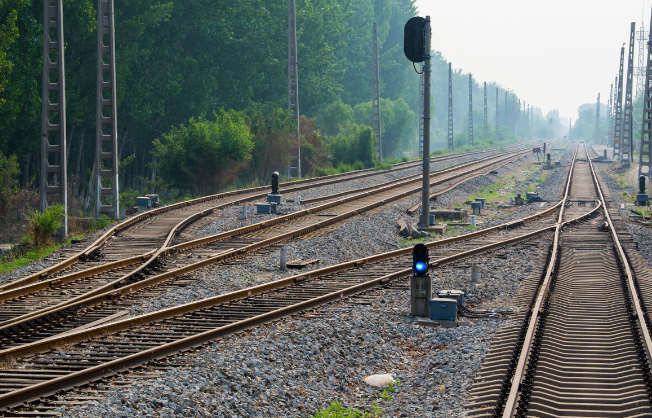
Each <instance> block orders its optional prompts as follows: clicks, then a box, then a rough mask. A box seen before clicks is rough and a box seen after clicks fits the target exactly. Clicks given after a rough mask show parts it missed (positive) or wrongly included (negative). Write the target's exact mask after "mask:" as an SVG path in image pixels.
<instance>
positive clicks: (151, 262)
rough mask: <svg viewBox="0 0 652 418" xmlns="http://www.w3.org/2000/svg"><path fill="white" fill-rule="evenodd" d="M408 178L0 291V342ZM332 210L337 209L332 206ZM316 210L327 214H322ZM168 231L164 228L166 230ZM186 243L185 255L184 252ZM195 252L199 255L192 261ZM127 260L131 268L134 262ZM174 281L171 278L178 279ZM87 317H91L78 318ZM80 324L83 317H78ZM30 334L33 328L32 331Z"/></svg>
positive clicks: (348, 208) (247, 248) (408, 185)
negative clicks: (239, 226)
mask: <svg viewBox="0 0 652 418" xmlns="http://www.w3.org/2000/svg"><path fill="white" fill-rule="evenodd" d="M522 155H523V153H522V152H514V153H510V154H508V155H506V156H498V157H488V158H487V159H482V160H480V161H477V162H471V163H463V164H459V165H456V166H453V167H451V168H448V169H445V170H441V171H440V172H438V173H434V174H433V176H432V179H433V182H432V184H433V185H434V184H441V183H447V182H450V181H454V180H456V179H458V178H464V177H465V176H467V175H468V173H469V172H473V171H474V170H477V169H478V167H480V168H483V167H489V166H493V165H494V164H496V163H504V162H505V161H512V160H514V159H515V158H520V156H522ZM419 181H420V180H419V179H417V178H412V177H409V178H408V179H407V180H404V181H402V182H400V183H397V182H390V184H382V185H379V186H378V187H377V188H376V189H374V190H371V191H366V192H363V193H359V194H357V195H353V196H349V197H346V198H343V199H340V200H337V201H334V202H331V203H327V204H323V205H319V206H317V207H314V208H309V209H305V210H303V211H301V212H298V213H293V214H289V215H285V216H281V217H278V218H276V219H273V220H270V221H265V222H261V223H258V224H254V225H251V226H247V227H243V228H239V229H236V230H232V231H227V232H225V233H221V234H217V235H214V236H210V237H206V238H202V239H197V240H193V241H189V242H184V243H180V244H176V245H172V246H164V247H162V248H160V249H159V250H157V251H153V252H150V253H148V254H146V255H142V256H137V257H131V258H130V259H127V260H122V261H119V262H117V263H114V264H119V265H120V267H119V268H117V269H108V267H112V266H111V265H109V266H108V267H107V266H102V267H99V268H97V269H94V270H90V271H81V272H74V273H71V274H69V275H66V276H61V277H54V278H52V279H47V280H41V281H38V282H36V283H33V284H30V285H26V286H23V287H19V288H14V289H8V290H5V291H4V292H0V307H2V311H1V312H2V313H1V314H0V346H4V345H6V344H9V343H11V342H12V341H13V340H14V339H15V336H16V335H19V336H21V338H24V337H25V336H31V334H30V332H28V331H27V329H31V330H36V331H38V330H40V329H43V328H46V327H48V324H49V323H60V322H61V320H62V317H65V318H71V317H74V316H77V315H78V309H81V308H83V307H87V306H89V304H96V303H103V302H105V301H106V300H109V299H111V298H115V297H116V295H121V294H125V293H133V292H135V291H139V290H142V289H145V288H147V287H149V286H153V285H161V284H162V283H165V282H168V281H170V280H175V279H176V278H178V277H179V276H181V275H184V274H187V273H189V272H192V271H194V270H197V269H200V268H203V267H206V266H208V265H211V264H215V263H224V262H228V261H229V260H232V259H234V258H239V257H243V256H245V255H247V254H251V253H253V252H255V251H260V250H263V249H265V248H273V247H274V245H278V244H279V243H282V242H284V241H286V240H287V239H290V238H293V237H296V236H300V235H302V234H306V233H313V234H314V233H315V231H319V230H328V227H332V226H333V225H337V223H338V222H343V221H345V220H346V219H348V218H351V217H352V216H356V215H358V214H359V213H363V212H366V211H370V210H374V209H376V208H379V207H382V206H383V205H385V204H387V203H389V202H394V201H396V200H397V199H401V198H405V197H407V196H410V195H411V194H414V193H415V192H418V187H415V186H414V183H417V182H419ZM333 210H336V211H337V213H333ZM324 212H327V213H326V214H327V215H328V216H323V215H324ZM173 233H174V231H172V232H171V233H170V235H172V234H173ZM191 250H192V255H193V256H192V257H188V255H187V252H188V251H191ZM197 259H199V260H200V261H197ZM134 266H135V267H134ZM183 284H184V282H183V281H181V282H180V283H179V285H183ZM85 320H86V321H87V323H90V322H95V321H98V320H99V318H93V319H92V320H91V318H90V317H86V318H85ZM84 325H85V324H84ZM34 334H35V335H38V332H34Z"/></svg>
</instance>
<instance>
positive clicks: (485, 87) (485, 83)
mask: <svg viewBox="0 0 652 418" xmlns="http://www.w3.org/2000/svg"><path fill="white" fill-rule="evenodd" d="M488 136H489V127H488V126H487V82H486V81H485V82H484V139H485V140H486V139H487V137H488Z"/></svg>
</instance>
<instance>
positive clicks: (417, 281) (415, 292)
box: [410, 276, 432, 318]
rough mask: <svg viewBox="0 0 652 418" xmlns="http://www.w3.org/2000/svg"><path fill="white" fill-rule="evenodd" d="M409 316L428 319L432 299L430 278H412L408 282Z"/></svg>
mask: <svg viewBox="0 0 652 418" xmlns="http://www.w3.org/2000/svg"><path fill="white" fill-rule="evenodd" d="M410 284H411V286H410V290H411V292H410V306H411V310H410V314H411V315H412V316H422V317H426V318H430V303H429V301H430V299H432V279H431V278H430V276H424V277H416V276H415V277H412V280H411V282H410Z"/></svg>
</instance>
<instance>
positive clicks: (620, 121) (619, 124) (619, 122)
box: [613, 46, 625, 161]
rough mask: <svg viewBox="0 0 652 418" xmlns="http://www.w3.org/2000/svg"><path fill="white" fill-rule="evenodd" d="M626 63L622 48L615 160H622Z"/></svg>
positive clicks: (623, 48)
mask: <svg viewBox="0 0 652 418" xmlns="http://www.w3.org/2000/svg"><path fill="white" fill-rule="evenodd" d="M624 63H625V47H624V46H623V47H622V48H620V71H619V75H618V82H617V86H618V98H617V100H616V123H615V124H614V150H613V159H614V161H615V160H616V158H620V157H621V154H620V139H621V138H622V133H623V68H624Z"/></svg>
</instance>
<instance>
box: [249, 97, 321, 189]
mask: <svg viewBox="0 0 652 418" xmlns="http://www.w3.org/2000/svg"><path fill="white" fill-rule="evenodd" d="M246 115H247V125H248V126H249V130H250V131H251V135H252V140H253V150H252V158H251V164H250V167H249V170H248V174H249V175H248V176H247V177H249V178H251V179H254V180H262V181H269V179H270V177H271V175H272V172H274V170H276V169H278V168H279V167H286V166H287V165H288V163H289V156H290V152H291V149H292V145H294V144H292V143H291V138H290V132H291V131H292V129H294V131H296V121H295V120H294V119H292V118H291V117H290V112H289V110H287V109H284V108H280V107H274V106H265V105H260V104H256V105H252V106H251V107H250V108H249V109H247V111H246ZM295 138H296V136H295ZM308 145H309V144H308ZM295 147H296V145H295ZM304 148H306V147H305V146H304ZM302 153H304V154H305V153H308V154H310V151H309V150H308V149H307V148H306V150H305V152H304V150H303V149H302Z"/></svg>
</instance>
